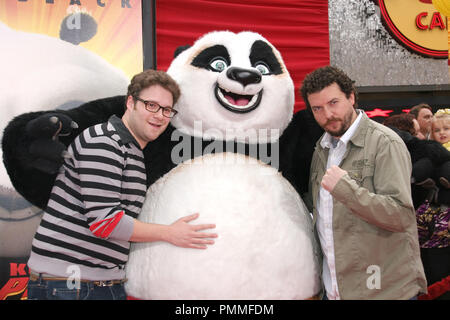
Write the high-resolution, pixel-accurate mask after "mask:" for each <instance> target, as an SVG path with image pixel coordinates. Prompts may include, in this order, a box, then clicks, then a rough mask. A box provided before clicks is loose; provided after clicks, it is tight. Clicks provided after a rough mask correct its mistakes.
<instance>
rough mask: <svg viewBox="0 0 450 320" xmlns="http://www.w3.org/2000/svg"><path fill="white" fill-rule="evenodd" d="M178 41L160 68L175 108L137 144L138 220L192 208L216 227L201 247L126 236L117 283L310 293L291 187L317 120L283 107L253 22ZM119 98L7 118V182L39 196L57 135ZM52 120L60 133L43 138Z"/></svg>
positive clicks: (277, 59) (185, 293) (162, 291)
mask: <svg viewBox="0 0 450 320" xmlns="http://www.w3.org/2000/svg"><path fill="white" fill-rule="evenodd" d="M180 51H181V52H177V55H176V57H175V58H174V60H173V61H172V63H171V65H170V67H169V69H168V71H167V72H168V73H169V74H170V75H171V76H172V77H173V78H174V79H175V80H176V81H177V82H178V84H179V85H180V89H181V97H180V99H179V101H178V102H177V104H176V105H175V109H176V110H177V111H178V114H177V115H176V116H175V117H174V118H173V119H172V122H171V124H170V125H169V127H168V128H167V130H166V131H165V132H164V133H163V134H162V135H161V136H160V137H159V138H158V139H156V140H155V141H153V142H151V143H149V144H148V145H147V147H146V148H145V150H144V155H145V159H146V166H147V170H148V185H149V189H148V193H147V198H146V201H145V203H144V205H143V208H142V211H141V214H140V216H139V220H141V221H144V222H153V223H160V224H170V223H172V222H173V221H175V220H177V219H178V218H180V217H181V216H183V215H186V214H192V213H195V212H198V213H200V217H199V219H198V220H199V221H198V223H204V222H208V223H215V224H216V229H215V232H216V233H218V235H219V238H218V239H216V241H215V244H214V245H212V246H210V247H208V249H207V250H191V249H185V248H179V247H175V246H173V245H170V244H166V243H160V242H155V243H137V244H133V245H132V249H131V253H130V256H129V261H128V263H127V268H126V270H127V278H128V282H127V284H126V290H127V293H128V295H130V296H132V297H135V298H139V299H188V300H191V299H203V300H207V299H308V298H311V297H314V296H316V295H317V294H318V292H319V291H320V281H319V248H318V245H317V244H316V241H315V237H314V232H313V225H312V219H311V215H310V214H309V212H308V210H307V208H306V207H305V204H304V203H303V201H302V199H301V197H300V194H301V193H303V192H305V191H306V190H307V181H308V173H309V164H310V157H311V155H312V152H313V145H314V143H315V141H316V140H317V139H318V138H319V136H320V134H321V130H320V128H318V127H317V125H316V124H315V122H314V120H313V118H312V116H311V115H310V114H309V113H308V112H306V111H304V112H298V113H296V114H295V115H294V117H293V115H292V114H293V105H294V85H293V83H292V79H291V77H290V75H289V73H288V71H287V69H286V66H285V64H284V62H283V60H282V57H281V55H280V53H279V52H278V50H277V49H276V48H275V47H274V46H273V45H272V44H271V43H270V42H269V41H267V40H266V39H265V38H264V37H262V36H261V35H259V34H257V33H254V32H241V33H237V34H236V33H232V32H229V31H216V32H211V33H208V34H206V35H204V36H202V37H201V38H199V39H198V40H197V41H196V42H195V43H194V44H193V45H192V46H191V47H184V48H182V50H180ZM123 103H124V96H118V97H110V98H107V99H100V100H95V101H91V102H89V103H86V104H84V105H82V106H80V107H78V108H75V109H71V110H67V111H57V112H56V111H47V112H33V113H27V114H23V115H20V116H18V117H16V118H15V119H14V120H13V121H11V122H10V124H9V125H8V127H7V129H6V130H5V134H4V138H3V145H2V147H3V152H4V163H5V166H6V168H7V170H8V174H9V175H10V177H11V180H12V182H13V184H14V187H15V188H16V189H17V190H18V192H20V193H21V194H22V195H23V196H24V197H25V198H26V199H28V200H29V201H30V202H32V203H33V204H35V205H37V206H39V207H42V208H43V207H45V204H46V202H47V200H48V197H49V193H50V191H51V188H52V183H53V180H54V178H55V174H56V172H57V171H58V168H59V166H60V164H61V163H62V159H61V156H60V154H61V152H62V151H63V150H64V147H65V146H66V145H68V144H69V143H70V142H71V141H72V140H73V139H74V137H75V136H76V135H77V134H79V133H80V132H81V131H82V130H83V129H85V128H87V127H88V126H91V125H93V124H96V123H101V122H104V121H106V120H107V119H108V118H109V116H110V115H112V114H117V115H118V116H121V115H122V114H123ZM55 119H57V121H56V122H54V121H55ZM58 120H59V123H57V122H58ZM71 121H75V122H76V123H77V124H78V128H77V129H72V126H71V125H70V124H71ZM60 126H61V128H62V130H61V132H60V133H63V134H62V135H60V136H59V138H58V139H56V140H55V139H51V137H52V136H53V135H54V134H55V132H56V129H55V128H56V127H60Z"/></svg>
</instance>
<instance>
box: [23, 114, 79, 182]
mask: <svg viewBox="0 0 450 320" xmlns="http://www.w3.org/2000/svg"><path fill="white" fill-rule="evenodd" d="M77 128H78V125H77V124H76V123H75V122H74V121H72V119H71V118H70V117H68V116H66V115H63V114H56V113H50V114H45V115H42V116H40V117H38V118H36V119H34V120H31V121H30V122H28V123H27V125H26V129H25V130H26V134H27V135H28V137H30V138H31V142H30V144H29V149H28V152H29V156H30V158H31V159H32V160H31V161H30V162H29V164H28V165H29V166H31V167H34V168H36V169H38V170H40V171H43V172H46V173H49V174H55V173H57V172H58V171H59V168H60V167H61V165H62V163H63V161H64V158H66V157H69V156H70V155H69V153H68V152H67V151H66V146H65V145H64V144H63V143H61V142H60V141H59V139H58V137H59V136H65V135H70V134H71V133H72V131H73V130H74V129H77Z"/></svg>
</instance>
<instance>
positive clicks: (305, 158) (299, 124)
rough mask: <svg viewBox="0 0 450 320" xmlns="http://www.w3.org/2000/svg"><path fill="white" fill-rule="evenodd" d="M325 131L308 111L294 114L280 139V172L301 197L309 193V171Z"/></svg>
mask: <svg viewBox="0 0 450 320" xmlns="http://www.w3.org/2000/svg"><path fill="white" fill-rule="evenodd" d="M322 134H323V129H322V128H320V126H319V125H318V124H317V122H316V121H315V120H314V117H313V115H312V114H311V112H310V111H308V110H301V111H298V112H297V113H295V114H294V116H293V118H292V121H291V122H290V124H289V126H288V127H287V128H286V130H285V131H284V132H283V135H282V136H281V138H280V171H281V174H282V175H283V176H284V177H285V178H286V179H287V180H288V181H289V182H290V183H291V184H292V186H293V187H294V188H295V189H296V190H297V192H298V193H299V194H300V195H303V194H305V193H306V192H308V181H309V171H310V165H311V159H312V155H313V152H314V147H315V144H316V141H317V140H318V139H319V138H320V136H321V135H322Z"/></svg>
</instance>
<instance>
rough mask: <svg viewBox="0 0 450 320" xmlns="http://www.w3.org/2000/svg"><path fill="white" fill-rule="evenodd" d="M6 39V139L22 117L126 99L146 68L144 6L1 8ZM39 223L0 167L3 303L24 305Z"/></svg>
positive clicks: (11, 0)
mask: <svg viewBox="0 0 450 320" xmlns="http://www.w3.org/2000/svg"><path fill="white" fill-rule="evenodd" d="M102 4H103V6H102ZM0 39H1V50H0V68H1V70H2V77H1V79H0V108H1V113H0V136H2V134H3V130H4V128H5V127H6V125H7V124H8V122H9V121H10V120H12V119H13V118H14V117H15V116H17V115H19V114H22V113H25V112H31V111H41V110H51V109H68V108H73V107H77V106H79V105H81V104H82V103H85V102H87V101H91V100H94V99H97V98H104V97H109V96H114V95H118V94H123V93H124V92H126V88H127V86H128V83H129V79H130V78H131V76H132V75H134V74H135V73H138V72H140V71H142V66H143V63H142V61H143V54H142V8H141V2H140V1H134V2H133V3H132V4H130V3H129V1H125V2H124V1H122V2H121V1H109V2H101V1H96V0H84V1H81V2H80V1H44V0H43V1H17V0H6V1H1V2H0ZM0 156H2V155H1V151H0ZM41 216H42V211H41V210H40V209H38V208H36V207H34V206H32V205H30V203H29V202H27V201H26V200H25V199H24V198H22V197H21V196H20V195H19V194H18V193H17V192H16V191H15V190H14V189H13V187H12V184H11V182H10V179H9V177H8V175H7V173H6V170H5V167H4V165H3V162H1V163H0V300H3V299H21V298H22V299H23V298H26V284H27V280H28V278H27V277H28V270H27V268H26V262H27V257H28V255H29V252H30V249H31V241H32V237H33V235H34V231H35V229H36V228H37V226H38V224H39V221H40V219H41Z"/></svg>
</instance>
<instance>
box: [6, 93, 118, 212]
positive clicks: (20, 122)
mask: <svg viewBox="0 0 450 320" xmlns="http://www.w3.org/2000/svg"><path fill="white" fill-rule="evenodd" d="M124 101H125V97H124V96H116V97H111V98H105V99H99V100H95V101H91V102H88V103H85V104H83V105H81V106H79V107H77V108H75V109H71V110H66V111H64V110H57V111H55V110H53V111H40V112H30V113H25V114H22V115H19V116H17V117H15V118H14V119H13V120H11V121H10V122H9V124H8V125H7V127H6V128H5V130H4V132H3V138H2V151H3V163H4V165H5V168H6V171H7V172H8V175H9V177H10V179H11V183H12V185H13V186H14V188H15V189H16V191H17V192H18V193H20V194H21V195H22V196H23V197H24V198H25V199H26V200H28V201H29V202H30V203H32V204H33V205H36V206H37V207H39V208H45V206H46V204H47V201H48V198H49V196H50V191H51V189H52V186H53V183H54V180H55V177H56V173H57V169H58V168H59V167H60V165H61V164H62V160H63V157H62V152H61V151H62V150H64V149H65V147H66V146H67V145H69V144H70V143H71V142H72V141H73V139H74V138H75V137H76V136H77V135H78V134H79V133H80V132H81V131H82V130H84V129H85V128H87V127H89V126H91V125H94V124H97V123H102V122H105V121H106V120H108V118H109V117H110V116H111V115H112V114H116V115H118V116H121V115H122V114H123V112H124ZM55 115H56V116H58V115H65V116H68V117H70V118H71V119H72V120H74V121H76V123H77V124H78V129H76V130H72V132H71V134H69V135H67V136H61V135H60V136H59V137H58V139H55V140H53V139H52V138H51V137H52V135H53V134H50V135H49V134H48V130H49V128H44V127H43V126H40V124H42V123H45V121H47V120H49V118H50V117H52V116H55ZM32 121H37V122H36V124H37V125H34V126H33V129H32V130H30V126H29V125H30V123H32ZM47 123H48V122H47ZM27 126H28V127H27ZM66 126H67V122H66ZM27 129H28V130H27ZM39 130H40V131H41V134H40V133H39V132H38V131H39ZM50 130H51V128H50ZM63 131H64V130H63ZM33 150H34V151H37V154H36V153H33V152H30V151H33Z"/></svg>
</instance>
